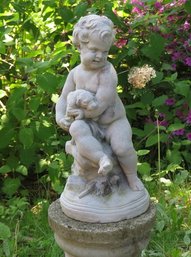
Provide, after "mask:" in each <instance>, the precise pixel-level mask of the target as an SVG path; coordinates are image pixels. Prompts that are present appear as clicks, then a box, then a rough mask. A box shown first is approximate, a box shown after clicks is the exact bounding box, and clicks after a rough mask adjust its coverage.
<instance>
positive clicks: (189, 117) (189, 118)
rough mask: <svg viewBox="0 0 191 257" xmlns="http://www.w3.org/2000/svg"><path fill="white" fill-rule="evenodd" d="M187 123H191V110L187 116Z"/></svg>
mask: <svg viewBox="0 0 191 257" xmlns="http://www.w3.org/2000/svg"><path fill="white" fill-rule="evenodd" d="M186 123H187V124H191V110H190V111H189V113H188V116H187V117H186Z"/></svg>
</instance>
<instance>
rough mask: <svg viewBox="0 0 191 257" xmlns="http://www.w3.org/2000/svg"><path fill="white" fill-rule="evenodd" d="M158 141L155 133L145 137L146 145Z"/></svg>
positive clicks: (154, 143)
mask: <svg viewBox="0 0 191 257" xmlns="http://www.w3.org/2000/svg"><path fill="white" fill-rule="evenodd" d="M157 143H158V136H157V135H151V136H149V137H148V138H147V140H146V144H145V146H146V147H149V146H152V145H156V144H157Z"/></svg>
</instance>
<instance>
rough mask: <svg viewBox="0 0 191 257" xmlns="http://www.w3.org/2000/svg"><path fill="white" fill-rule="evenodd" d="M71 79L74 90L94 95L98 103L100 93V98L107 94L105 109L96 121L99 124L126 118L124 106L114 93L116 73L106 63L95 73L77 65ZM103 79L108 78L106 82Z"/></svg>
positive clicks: (107, 123)
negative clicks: (105, 65) (83, 90)
mask: <svg viewBox="0 0 191 257" xmlns="http://www.w3.org/2000/svg"><path fill="white" fill-rule="evenodd" d="M73 78H74V83H75V85H76V89H85V90H88V91H90V92H92V93H94V94H96V97H97V98H98V99H97V100H98V101H99V95H100V92H101V95H102V96H104V95H105V94H107V97H108V98H106V99H105V101H107V107H106V108H105V110H104V111H103V112H102V113H101V114H100V115H99V118H98V120H97V122H98V123H99V124H101V125H109V124H110V123H112V122H114V121H115V120H118V119H121V118H124V117H125V116H126V114H125V109H124V106H123V104H122V102H121V100H120V98H119V96H118V94H117V92H116V86H117V79H116V73H115V72H114V69H113V66H112V65H111V64H110V63H108V65H107V67H105V68H103V69H101V70H96V71H95V70H84V69H83V68H82V66H81V65H79V66H77V67H76V68H75V69H74V76H73ZM105 78H108V80H107V79H105ZM110 84H111V85H110ZM98 91H99V94H98ZM110 96H111V97H110ZM103 100H104V99H100V102H101V101H103ZM87 116H88V114H87Z"/></svg>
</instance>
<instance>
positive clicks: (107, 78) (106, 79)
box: [85, 65, 117, 119]
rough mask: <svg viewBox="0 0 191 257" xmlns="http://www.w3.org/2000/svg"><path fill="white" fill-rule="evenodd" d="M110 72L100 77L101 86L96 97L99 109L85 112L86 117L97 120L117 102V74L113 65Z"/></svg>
mask: <svg viewBox="0 0 191 257" xmlns="http://www.w3.org/2000/svg"><path fill="white" fill-rule="evenodd" d="M110 66H111V67H110V69H109V72H105V73H103V74H101V76H100V84H99V86H98V90H97V93H96V95H95V97H96V100H97V108H96V109H95V110H91V111H89V110H85V117H86V118H91V119H95V118H98V117H99V116H100V115H102V114H103V113H104V112H105V111H106V110H107V109H108V108H109V107H110V106H113V105H114V104H115V101H116V96H117V94H116V86H117V74H116V71H115V69H114V68H113V66H112V65H110Z"/></svg>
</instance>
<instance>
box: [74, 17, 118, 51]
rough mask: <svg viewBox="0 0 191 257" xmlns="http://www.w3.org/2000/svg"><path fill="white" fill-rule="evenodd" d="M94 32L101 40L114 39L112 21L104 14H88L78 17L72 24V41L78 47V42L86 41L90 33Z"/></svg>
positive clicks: (112, 40)
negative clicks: (73, 24)
mask: <svg viewBox="0 0 191 257" xmlns="http://www.w3.org/2000/svg"><path fill="white" fill-rule="evenodd" d="M94 32H96V33H97V35H98V37H99V38H100V39H101V40H103V41H108V40H110V41H111V44H112V43H113V42H114V39H115V30H114V25H113V22H112V21H111V20H110V19H108V18H107V17H106V16H99V15H96V14H90V15H87V16H84V17H82V18H80V20H79V21H78V23H77V24H76V25H75V26H74V31H73V35H72V36H73V43H74V45H75V46H77V47H79V46H80V43H88V42H89V40H90V38H91V36H92V34H93V33H94Z"/></svg>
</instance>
